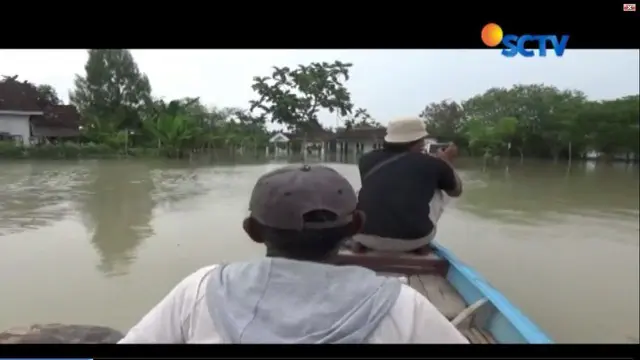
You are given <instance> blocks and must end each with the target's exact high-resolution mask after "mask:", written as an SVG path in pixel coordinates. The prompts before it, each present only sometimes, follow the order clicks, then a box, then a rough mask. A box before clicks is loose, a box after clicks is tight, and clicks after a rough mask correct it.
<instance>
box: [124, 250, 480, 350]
mask: <svg viewBox="0 0 640 360" xmlns="http://www.w3.org/2000/svg"><path fill="white" fill-rule="evenodd" d="M246 264H248V265H249V266H252V265H251V263H246ZM283 264H284V265H288V264H287V263H286V260H285V263H283ZM307 265H308V264H293V267H294V268H296V269H295V270H296V271H295V273H298V271H297V270H300V269H302V267H301V266H307ZM240 266H244V265H240ZM319 266H320V267H319V268H316V269H315V270H322V269H321V268H324V267H326V269H327V270H329V273H333V272H334V271H336V272H339V273H341V274H342V275H344V274H350V273H351V276H360V275H357V273H358V272H363V271H367V270H365V269H358V268H354V267H336V266H332V265H319ZM219 269H220V266H219V265H214V266H209V267H206V268H203V269H200V270H198V271H196V272H195V273H193V274H191V275H190V276H188V277H187V278H185V279H184V280H183V281H182V282H180V284H178V285H177V286H176V287H175V288H174V289H173V290H172V291H171V293H169V295H167V297H165V299H164V300H163V301H162V302H160V303H159V304H158V305H157V306H156V307H155V308H153V309H152V310H151V311H150V312H149V313H148V314H147V315H146V316H145V317H144V318H143V319H142V321H140V322H139V323H138V324H137V325H136V326H134V327H133V328H132V329H131V330H130V331H129V333H128V334H127V335H126V336H125V338H124V339H123V340H122V341H121V342H120V343H256V342H261V343H338V342H347V343H354V342H355V343H358V342H360V343H468V341H467V340H466V339H465V338H464V337H463V336H462V335H461V334H460V333H459V332H458V331H457V330H456V329H455V327H454V326H453V325H452V324H451V323H450V322H449V321H448V320H447V319H446V318H445V317H444V316H443V315H442V314H441V313H440V312H439V311H438V310H437V309H436V308H435V306H433V304H431V303H430V302H429V301H428V300H427V299H426V298H424V297H423V296H422V295H420V294H419V293H418V292H417V291H415V290H414V289H412V288H410V287H408V286H406V285H404V284H400V291H399V293H398V294H397V295H396V296H395V300H394V301H393V303H392V306H391V307H390V308H388V309H386V310H385V309H384V306H382V307H381V306H380V304H381V303H380V302H376V301H374V302H371V303H369V304H367V302H366V301H365V300H366V299H361V300H360V301H358V302H356V303H354V304H353V306H348V307H345V308H344V309H342V311H340V312H338V313H336V314H332V313H331V311H325V310H324V308H326V309H328V310H331V309H339V308H341V306H342V305H344V304H346V303H348V302H350V300H349V299H347V298H348V296H345V294H344V293H345V291H331V289H332V288H334V287H335V288H336V289H337V288H341V287H344V289H347V288H349V287H353V286H354V284H353V283H350V284H347V282H348V281H347V280H348V279H343V278H342V277H338V278H334V279H332V280H331V282H332V283H333V284H334V285H333V286H331V287H329V288H326V287H318V288H317V291H315V293H308V294H305V295H304V296H301V295H302V294H299V293H298V294H287V293H281V294H277V295H278V298H279V299H280V301H281V302H280V303H279V304H276V303H273V302H268V301H267V302H263V301H260V302H258V303H256V304H255V306H251V308H250V309H242V303H244V302H246V301H245V300H243V298H244V297H240V298H238V299H236V300H238V301H239V302H240V303H241V306H240V307H238V306H236V304H231V303H227V304H224V302H220V301H219V299H220V294H224V295H223V296H225V297H227V296H231V297H233V295H232V294H231V293H233V292H237V294H238V295H242V294H243V293H244V294H247V295H249V294H250V293H251V292H253V290H256V291H258V290H261V291H262V292H264V293H265V294H266V293H267V292H271V295H274V294H275V293H273V292H274V291H275V292H282V291H283V289H282V288H281V286H280V285H286V284H287V283H289V282H290V283H291V284H294V283H297V282H298V281H299V280H303V279H296V278H295V276H294V277H291V278H289V279H287V278H288V277H289V275H284V277H283V276H282V275H276V276H275V280H276V281H275V283H276V284H273V283H271V284H270V285H269V286H268V287H266V288H261V287H260V288H258V287H259V286H258V287H256V285H258V284H259V283H260V282H258V283H253V282H251V281H249V282H246V281H245V282H244V283H240V282H239V278H237V279H236V280H232V279H233V278H234V277H235V276H231V277H229V276H227V275H224V274H223V273H221V272H219V271H217V270H219ZM309 269H310V270H313V269H314V267H312V268H309ZM243 271H245V270H241V271H240V272H243ZM320 272H323V271H320ZM354 274H355V275H354ZM362 274H364V273H362ZM216 276H221V277H222V279H223V280H224V281H231V283H229V284H227V285H228V286H226V285H225V286H223V287H219V288H212V287H211V284H216V283H218V282H217V281H218V280H220V279H216V278H214V277H216ZM268 276H269V277H272V275H268ZM366 276H367V275H366ZM371 276H374V277H375V275H373V274H371ZM303 277H304V276H303ZM237 281H238V282H237ZM386 281H397V280H395V279H386V280H383V282H386ZM278 283H279V284H280V285H278ZM343 283H344V284H343ZM381 283H382V282H381ZM218 284H219V283H218ZM343 285H344V286H343ZM321 286H322V285H321ZM223 288H226V290H223ZM293 288H295V287H292V288H290V289H293ZM344 289H343V290H344ZM212 292H218V294H217V295H216V294H212ZM229 292H231V293H229ZM271 295H269V294H266V295H265V296H271ZM347 295H348V294H347ZM249 298H251V296H249ZM216 299H218V301H216ZM354 300H357V299H355V298H354ZM345 301H346V302H345ZM362 308H364V309H365V312H362V314H361V315H362V316H360V315H358V312H360V311H361V310H362ZM216 313H218V314H216ZM220 314H222V315H223V316H220ZM336 316H338V318H337V319H334V317H336ZM354 317H355V318H356V320H357V322H356V323H353V322H352V321H353V319H354ZM375 318H379V321H378V322H377V323H376V325H375V326H374V327H373V328H371V329H370V330H366V329H367V326H366V323H365V321H370V320H369V319H375ZM358 323H359V324H360V325H361V326H354V325H357V324H358ZM294 330H295V331H294ZM363 330H364V331H366V332H362V331H363ZM363 335H364V337H363Z"/></svg>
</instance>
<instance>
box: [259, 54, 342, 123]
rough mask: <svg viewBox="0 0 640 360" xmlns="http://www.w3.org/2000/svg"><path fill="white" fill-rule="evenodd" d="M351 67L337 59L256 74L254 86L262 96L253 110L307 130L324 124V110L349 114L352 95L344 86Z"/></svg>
mask: <svg viewBox="0 0 640 360" xmlns="http://www.w3.org/2000/svg"><path fill="white" fill-rule="evenodd" d="M351 66H352V64H349V63H343V62H340V61H335V62H333V63H328V62H322V63H317V62H314V63H311V64H309V65H298V67H297V68H295V69H291V68H289V67H286V66H285V67H281V68H279V67H274V71H273V73H272V74H271V76H266V77H254V79H253V81H254V83H253V85H252V89H253V90H254V91H255V92H256V94H257V95H258V96H259V99H258V100H252V101H251V102H250V105H251V106H250V109H249V110H250V111H251V112H253V111H254V110H258V111H259V112H261V115H263V116H264V118H265V120H267V121H268V122H271V123H276V124H281V125H284V126H285V127H287V128H288V129H290V130H303V131H304V130H308V129H314V128H318V127H320V124H319V121H318V112H319V111H320V110H321V109H325V110H328V111H329V112H331V113H333V112H337V113H338V114H339V115H340V116H346V115H348V114H350V113H351V111H352V109H353V103H352V102H351V94H350V93H349V91H348V90H347V88H346V87H345V85H344V81H347V80H349V69H350V68H351Z"/></svg>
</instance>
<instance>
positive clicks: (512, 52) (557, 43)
mask: <svg viewBox="0 0 640 360" xmlns="http://www.w3.org/2000/svg"><path fill="white" fill-rule="evenodd" d="M482 42H484V44H485V45H487V46H489V47H496V46H498V45H500V44H502V45H504V47H505V48H504V49H502V56H506V57H514V56H516V55H518V54H520V55H522V56H524V57H533V56H536V52H535V50H528V49H527V48H526V47H527V42H537V43H538V56H540V57H545V56H547V49H549V48H548V47H547V45H548V44H551V49H553V51H554V52H555V53H556V56H557V57H562V55H563V54H564V51H565V49H566V48H567V42H569V35H562V36H560V38H559V39H558V36H556V35H521V36H518V35H503V32H502V28H501V27H500V26H499V25H498V24H493V23H491V24H487V25H485V26H484V27H483V28H482Z"/></svg>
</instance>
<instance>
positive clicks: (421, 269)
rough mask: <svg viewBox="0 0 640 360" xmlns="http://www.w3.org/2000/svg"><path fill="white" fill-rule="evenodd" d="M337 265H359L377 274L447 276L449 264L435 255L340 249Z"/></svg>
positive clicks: (335, 261) (335, 262)
mask: <svg viewBox="0 0 640 360" xmlns="http://www.w3.org/2000/svg"><path fill="white" fill-rule="evenodd" d="M333 263H334V264H336V265H357V266H362V267H366V268H369V269H371V270H373V271H376V272H385V273H399V274H408V275H412V274H438V275H442V276H444V275H446V273H447V269H448V265H449V264H448V263H447V261H446V260H444V259H442V258H441V257H439V256H438V255H436V254H435V253H433V252H431V253H428V254H426V255H418V254H412V253H391V252H382V251H374V250H369V251H366V252H362V253H360V252H358V253H356V252H353V251H352V250H350V249H348V248H343V249H340V252H339V253H338V256H336V258H335V259H334V261H333Z"/></svg>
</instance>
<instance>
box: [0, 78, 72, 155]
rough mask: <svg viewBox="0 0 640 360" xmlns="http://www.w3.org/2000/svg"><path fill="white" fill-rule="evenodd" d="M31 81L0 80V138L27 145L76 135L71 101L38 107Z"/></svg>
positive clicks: (36, 96)
mask: <svg viewBox="0 0 640 360" xmlns="http://www.w3.org/2000/svg"><path fill="white" fill-rule="evenodd" d="M38 99H39V94H38V93H37V91H36V90H35V88H33V87H32V86H31V85H29V84H26V83H22V82H19V81H14V80H7V81H5V82H1V83H0V139H13V140H15V141H17V142H20V143H22V144H23V145H25V146H29V145H30V144H32V143H34V142H41V141H51V140H57V139H62V138H69V137H77V136H79V135H80V129H79V126H80V114H79V113H78V111H77V109H76V108H75V107H74V106H73V105H55V106H48V107H42V106H40V104H39V101H38Z"/></svg>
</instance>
